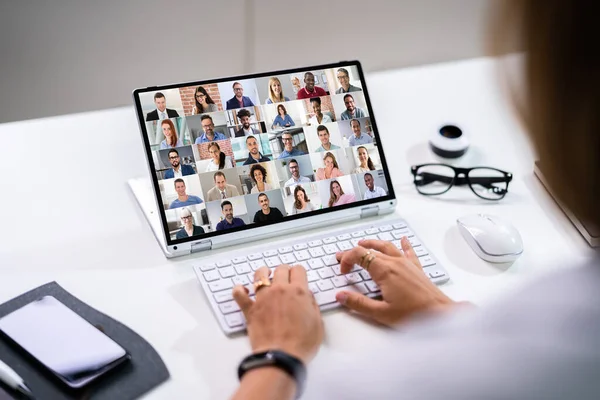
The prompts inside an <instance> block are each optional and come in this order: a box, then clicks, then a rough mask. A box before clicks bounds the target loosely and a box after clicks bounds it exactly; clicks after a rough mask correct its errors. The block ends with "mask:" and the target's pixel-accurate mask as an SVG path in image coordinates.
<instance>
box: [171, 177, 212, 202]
mask: <svg viewBox="0 0 600 400" xmlns="http://www.w3.org/2000/svg"><path fill="white" fill-rule="evenodd" d="M173 184H174V186H175V191H176V192H177V198H176V199H175V200H173V201H172V202H171V204H170V205H169V208H178V207H186V206H191V205H194V204H202V203H203V202H204V201H203V200H202V199H201V198H200V197H198V196H194V195H188V194H187V193H186V186H185V181H184V180H183V179H181V178H177V179H175V182H174V183H173Z"/></svg>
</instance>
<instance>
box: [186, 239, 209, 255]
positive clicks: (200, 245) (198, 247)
mask: <svg viewBox="0 0 600 400" xmlns="http://www.w3.org/2000/svg"><path fill="white" fill-rule="evenodd" d="M210 249H212V240H210V239H207V240H200V241H199V242H195V243H192V247H191V252H192V253H198V252H200V251H206V250H210Z"/></svg>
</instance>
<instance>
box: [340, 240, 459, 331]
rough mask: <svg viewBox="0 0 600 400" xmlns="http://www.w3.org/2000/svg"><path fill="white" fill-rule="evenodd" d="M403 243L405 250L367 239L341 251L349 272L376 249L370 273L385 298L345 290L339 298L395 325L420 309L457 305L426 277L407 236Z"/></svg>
mask: <svg viewBox="0 0 600 400" xmlns="http://www.w3.org/2000/svg"><path fill="white" fill-rule="evenodd" d="M400 242H401V244H402V251H400V250H399V249H397V248H396V246H394V245H393V244H392V243H391V242H385V241H381V240H363V241H361V242H359V243H358V246H357V247H355V248H353V249H352V250H348V251H346V252H340V253H337V255H336V256H337V259H338V261H339V262H340V268H341V270H342V272H343V273H348V272H350V270H351V269H352V268H353V266H354V264H359V265H360V262H361V259H362V257H363V256H364V255H365V254H366V253H367V251H368V250H369V249H370V250H375V251H376V252H372V253H373V254H375V258H374V259H373V261H372V262H371V263H370V265H369V271H368V272H369V274H370V275H371V278H373V281H375V283H377V285H378V286H379V287H380V289H381V293H382V297H383V300H374V299H371V298H369V297H367V296H365V295H363V294H360V293H356V292H350V291H344V292H340V293H338V294H337V296H336V299H337V301H339V302H340V303H342V304H343V305H344V306H346V307H348V308H350V309H352V310H355V311H357V312H359V313H361V314H364V315H366V316H368V317H371V318H373V319H374V320H376V321H378V322H380V323H382V324H385V325H395V324H397V323H398V322H400V321H401V320H402V319H404V318H406V317H408V316H410V315H411V314H414V313H416V312H420V311H434V310H443V309H447V308H450V307H451V306H452V305H454V304H456V303H454V302H453V301H452V300H451V299H450V298H449V297H448V296H446V295H445V294H444V293H442V291H441V290H440V289H439V288H438V287H437V286H436V285H434V284H433V283H432V282H431V281H430V280H429V278H428V277H427V276H425V274H424V273H423V268H422V267H421V264H420V262H419V258H418V257H417V255H416V254H415V252H414V250H413V248H412V246H411V245H410V242H409V241H408V239H407V238H406V237H403V238H402V240H401V241H400Z"/></svg>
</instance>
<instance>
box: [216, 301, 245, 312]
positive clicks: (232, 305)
mask: <svg viewBox="0 0 600 400" xmlns="http://www.w3.org/2000/svg"><path fill="white" fill-rule="evenodd" d="M219 310H221V313H223V314H231V313H233V312H237V311H240V306H238V305H237V303H236V302H235V301H228V302H227V303H221V304H219Z"/></svg>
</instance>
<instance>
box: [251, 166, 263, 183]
mask: <svg viewBox="0 0 600 400" xmlns="http://www.w3.org/2000/svg"><path fill="white" fill-rule="evenodd" d="M256 170H259V171H260V172H262V174H263V182H266V181H267V170H266V169H265V167H263V166H262V165H260V164H254V165H252V167H250V179H252V181H254V183H258V182H256V178H255V177H254V171H256Z"/></svg>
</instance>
